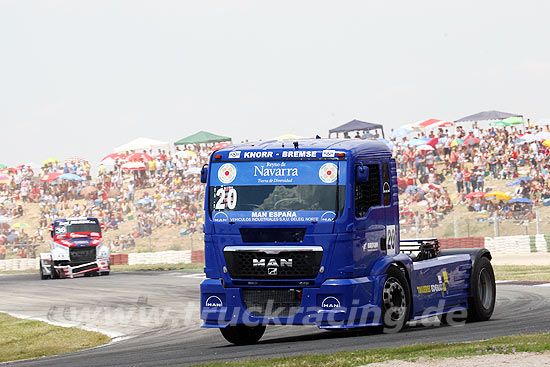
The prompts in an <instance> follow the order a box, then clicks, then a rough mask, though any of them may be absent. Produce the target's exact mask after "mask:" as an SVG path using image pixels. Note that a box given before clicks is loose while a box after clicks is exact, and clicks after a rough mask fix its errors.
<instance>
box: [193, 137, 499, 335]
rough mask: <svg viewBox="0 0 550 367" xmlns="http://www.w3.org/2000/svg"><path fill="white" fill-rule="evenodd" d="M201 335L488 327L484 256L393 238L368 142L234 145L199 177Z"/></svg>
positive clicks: (391, 182) (393, 207)
mask: <svg viewBox="0 0 550 367" xmlns="http://www.w3.org/2000/svg"><path fill="white" fill-rule="evenodd" d="M201 180H202V181H203V182H204V183H206V184H207V185H206V195H205V212H206V213H205V223H204V242H205V273H206V279H205V280H204V281H203V282H202V283H201V287H200V289H201V318H202V320H203V321H204V323H203V327H208V328H219V329H220V331H221V333H222V335H223V336H224V337H225V339H227V340H228V341H229V342H231V343H234V344H252V343H256V342H257V341H258V340H259V339H260V338H261V337H262V335H263V333H264V331H265V328H266V326H267V325H316V326H317V327H319V328H323V329H349V328H357V327H367V326H372V327H378V328H380V329H381V330H383V331H385V332H397V331H399V330H401V329H402V328H403V327H404V326H405V325H406V323H407V322H408V321H414V320H420V319H424V318H427V317H432V316H439V317H440V319H441V320H442V321H445V322H448V323H450V320H453V321H459V320H469V321H484V320H488V319H489V318H490V317H491V315H492V313H493V309H494V305H495V298H496V288H495V277H494V273H493V269H492V266H491V262H490V260H491V254H490V253H489V251H487V250H486V249H456V250H441V251H440V249H439V245H438V242H437V239H418V240H400V236H399V203H398V186H397V172H396V164H395V159H394V158H392V156H391V151H390V150H389V149H388V147H387V146H386V144H384V143H383V142H379V141H371V140H366V141H365V140H331V139H309V140H299V141H266V142H257V143H245V144H240V145H233V146H229V147H226V148H223V149H221V150H218V151H216V152H214V153H213V154H212V155H211V157H210V162H209V164H208V165H205V167H203V169H202V172H201Z"/></svg>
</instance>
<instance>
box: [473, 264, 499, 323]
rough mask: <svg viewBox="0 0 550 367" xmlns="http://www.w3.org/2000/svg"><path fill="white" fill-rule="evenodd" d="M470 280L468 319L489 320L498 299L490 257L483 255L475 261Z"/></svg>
mask: <svg viewBox="0 0 550 367" xmlns="http://www.w3.org/2000/svg"><path fill="white" fill-rule="evenodd" d="M470 282H471V290H472V294H471V297H470V298H469V300H468V321H474V322H475V321H487V320H489V319H490V318H491V315H493V310H494V309H495V300H496V285H495V273H494V272H493V266H492V265H491V262H490V261H489V259H488V258H486V257H482V258H480V259H479V260H477V261H476V262H475V264H474V269H473V270H472V274H471V276H470Z"/></svg>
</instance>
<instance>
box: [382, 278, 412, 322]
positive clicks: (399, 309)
mask: <svg viewBox="0 0 550 367" xmlns="http://www.w3.org/2000/svg"><path fill="white" fill-rule="evenodd" d="M383 301H384V305H385V307H386V311H387V312H390V317H391V319H392V320H393V321H397V320H399V319H401V318H403V317H404V316H405V312H406V310H407V298H406V296H405V289H403V286H402V285H401V283H400V282H399V281H398V280H397V279H396V278H388V279H386V282H385V283H384V295H383Z"/></svg>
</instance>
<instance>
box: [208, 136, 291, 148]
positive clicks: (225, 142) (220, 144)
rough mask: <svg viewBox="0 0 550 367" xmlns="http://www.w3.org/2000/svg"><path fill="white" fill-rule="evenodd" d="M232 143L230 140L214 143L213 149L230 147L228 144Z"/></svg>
mask: <svg viewBox="0 0 550 367" xmlns="http://www.w3.org/2000/svg"><path fill="white" fill-rule="evenodd" d="M277 140H284V139H277ZM230 145H231V143H230V142H228V141H224V142H223V143H218V144H216V145H214V146H213V147H212V149H211V150H212V151H215V150H219V149H222V148H225V147H228V146H230Z"/></svg>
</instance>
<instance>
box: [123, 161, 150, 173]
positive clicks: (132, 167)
mask: <svg viewBox="0 0 550 367" xmlns="http://www.w3.org/2000/svg"><path fill="white" fill-rule="evenodd" d="M121 168H122V169H124V170H127V171H144V170H145V169H146V167H145V164H143V162H128V163H124V164H123V165H122V166H121Z"/></svg>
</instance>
